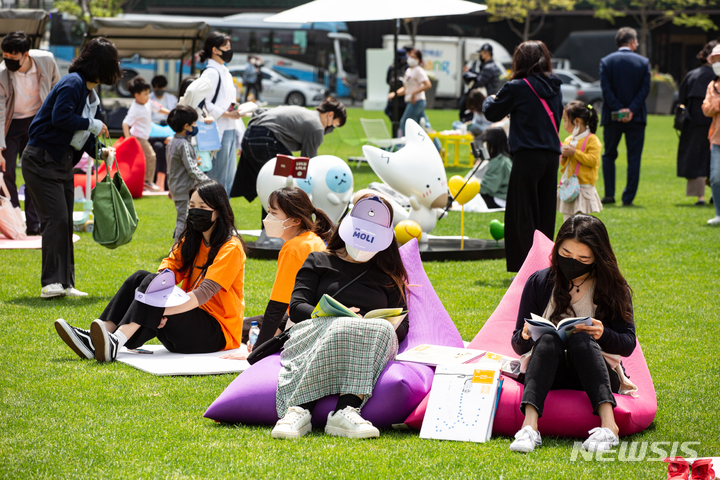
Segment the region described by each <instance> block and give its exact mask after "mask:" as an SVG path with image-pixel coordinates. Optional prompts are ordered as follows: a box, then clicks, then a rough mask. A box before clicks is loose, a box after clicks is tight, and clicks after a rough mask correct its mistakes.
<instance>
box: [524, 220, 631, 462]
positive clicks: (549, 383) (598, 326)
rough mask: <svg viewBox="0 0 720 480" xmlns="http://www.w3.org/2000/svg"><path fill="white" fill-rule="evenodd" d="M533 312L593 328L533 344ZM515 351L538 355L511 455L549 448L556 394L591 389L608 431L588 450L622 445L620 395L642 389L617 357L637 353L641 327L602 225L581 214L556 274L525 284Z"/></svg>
mask: <svg viewBox="0 0 720 480" xmlns="http://www.w3.org/2000/svg"><path fill="white" fill-rule="evenodd" d="M531 314H535V315H540V316H542V317H543V318H545V319H547V320H549V321H550V322H552V323H553V324H555V325H557V324H558V322H560V321H561V320H563V319H566V318H570V317H590V318H591V319H592V325H590V326H588V325H578V326H576V327H575V330H574V332H573V333H572V334H571V335H570V336H569V337H568V339H567V342H563V341H562V340H561V339H560V336H558V335H556V334H555V333H545V334H543V335H542V336H540V337H539V338H537V339H536V340H533V337H532V336H531V332H530V330H529V328H528V324H527V322H526V321H525V319H529V318H530V317H531ZM512 346H513V349H514V350H515V352H516V353H518V354H520V355H527V354H529V353H530V357H529V362H528V363H527V371H526V372H525V373H524V376H523V375H522V374H521V377H520V379H519V380H520V381H522V382H523V383H524V385H525V389H524V391H523V397H522V401H521V403H520V411H522V412H523V414H524V415H525V421H524V422H523V427H522V429H521V430H520V431H519V432H517V433H516V434H515V441H514V442H513V443H512V444H511V445H510V450H513V451H516V452H531V451H533V450H534V449H535V447H539V446H540V445H542V441H541V438H540V433H539V432H538V418H539V417H541V416H542V413H543V406H544V403H545V398H546V397H547V394H548V392H549V391H550V390H557V389H571V390H584V391H585V392H587V394H588V397H589V398H590V403H591V404H592V408H593V413H594V414H596V415H599V416H600V422H601V426H600V427H599V428H594V429H592V430H591V431H590V432H589V433H590V437H589V438H588V439H587V440H586V441H585V442H584V443H583V447H584V448H585V449H586V450H589V451H606V450H609V449H610V448H612V447H613V446H615V445H617V444H618V442H619V439H618V426H617V424H616V423H615V417H614V415H613V408H614V407H615V405H616V402H615V398H614V397H613V393H618V392H620V391H621V387H622V390H623V391H624V390H625V389H632V388H633V387H634V385H632V384H631V383H630V382H629V380H628V379H627V377H625V375H624V373H623V370H622V365H620V364H619V361H618V357H617V355H620V356H623V357H627V356H630V354H631V353H632V352H633V350H634V349H635V324H634V320H633V308H632V301H631V290H630V287H629V286H628V284H627V282H626V281H625V278H623V276H622V274H621V273H620V269H619V268H618V264H617V260H616V258H615V254H614V253H613V250H612V247H611V246H610V238H609V237H608V233H607V229H606V228H605V225H603V223H602V222H601V221H600V220H598V219H597V218H595V217H593V216H590V215H575V216H573V217H570V218H569V219H568V220H567V221H566V222H565V223H564V224H563V226H562V227H561V228H560V231H559V232H558V234H557V240H556V241H555V246H554V247H553V250H552V255H551V266H550V268H546V269H544V270H539V271H537V272H535V273H534V274H532V275H531V276H530V278H529V279H528V281H527V283H526V284H525V288H524V290H523V294H522V298H521V300H520V309H519V311H518V317H517V323H516V325H515V331H514V333H513V337H512ZM606 358H607V360H606ZM611 363H613V364H614V366H613V367H612V368H611Z"/></svg>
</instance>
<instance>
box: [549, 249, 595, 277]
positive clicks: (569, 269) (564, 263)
mask: <svg viewBox="0 0 720 480" xmlns="http://www.w3.org/2000/svg"><path fill="white" fill-rule="evenodd" d="M557 261H558V268H560V271H561V272H562V273H563V275H565V278H567V279H568V280H570V281H571V282H572V281H573V280H575V279H576V278H578V277H582V276H583V275H585V274H586V273H588V272H590V270H592V268H593V266H594V265H595V264H594V263H590V264H587V263H582V262H579V261H577V260H575V259H574V258H569V257H563V256H562V255H558V259H557Z"/></svg>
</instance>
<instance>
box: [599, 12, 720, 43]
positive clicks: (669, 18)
mask: <svg viewBox="0 0 720 480" xmlns="http://www.w3.org/2000/svg"><path fill="white" fill-rule="evenodd" d="M592 4H593V6H594V7H595V17H597V18H601V19H603V20H607V21H609V22H610V23H615V19H616V18H617V17H624V16H627V15H629V16H631V17H633V19H634V20H635V22H637V25H638V27H639V29H640V32H639V38H638V42H639V44H640V54H641V55H644V56H647V55H648V40H649V35H650V32H651V31H652V30H654V29H655V28H658V27H660V26H662V25H665V24H666V23H669V22H672V23H673V24H675V25H678V26H681V27H696V28H702V29H703V30H705V31H706V32H707V31H709V30H717V29H718V27H717V26H716V25H715V23H714V22H713V21H712V20H711V19H710V17H709V16H708V15H707V14H706V13H704V12H703V9H704V8H706V7H707V6H708V1H707V0H593V1H592Z"/></svg>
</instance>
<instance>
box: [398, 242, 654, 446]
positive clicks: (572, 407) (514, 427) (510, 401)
mask: <svg viewBox="0 0 720 480" xmlns="http://www.w3.org/2000/svg"><path fill="white" fill-rule="evenodd" d="M552 247H553V242H552V241H550V239H548V238H547V237H546V236H545V235H543V234H542V233H540V232H538V231H535V237H534V239H533V247H532V249H531V250H530V252H529V253H528V256H527V258H526V259H525V263H523V266H522V268H521V269H520V271H519V272H518V274H517V276H516V277H515V280H513V282H512V284H511V285H510V288H508V291H507V292H506V293H505V295H504V296H503V298H502V300H501V301H500V304H499V305H498V306H497V308H496V309H495V311H494V312H493V314H492V315H491V316H490V318H489V319H488V320H487V322H485V325H484V326H483V327H482V329H481V330H480V332H478V334H477V335H476V336H475V338H474V339H473V341H472V342H471V343H470V346H469V347H468V348H475V349H478V350H490V351H493V352H496V353H501V354H503V355H510V356H514V357H517V355H516V354H515V352H514V351H513V349H512V346H511V345H510V339H511V337H512V332H513V330H514V329H515V322H516V319H517V312H518V308H519V307H520V297H521V296H522V291H523V288H524V287H525V282H526V281H527V279H528V277H530V275H531V274H533V273H534V272H536V271H538V270H541V269H543V268H547V267H549V266H550V253H551V251H552ZM623 365H624V366H625V370H626V372H627V374H628V375H629V376H630V378H631V379H632V381H633V382H634V383H635V384H636V385H637V386H638V396H637V397H635V398H634V397H629V396H626V395H615V399H616V401H617V407H616V408H615V420H616V422H617V424H618V426H619V427H620V434H621V435H630V434H633V433H636V432H639V431H642V430H644V429H646V428H647V427H648V426H649V425H650V424H651V423H652V421H653V419H654V418H655V413H656V411H657V398H656V396H655V388H654V386H653V383H652V378H651V377H650V372H649V370H648V367H647V364H646V362H645V357H644V356H643V353H642V348H640V344H639V343H638V345H637V346H636V347H635V351H634V352H633V354H632V355H631V356H630V357H628V358H625V359H623ZM522 390H523V386H522V385H521V384H520V383H518V382H516V381H515V380H512V379H509V378H506V379H505V383H504V384H503V388H502V394H501V396H500V402H499V403H498V409H497V413H496V416H495V423H494V426H493V433H494V434H496V435H508V436H511V435H514V434H515V432H517V431H518V430H519V429H520V427H521V426H522V422H523V415H522V414H521V413H520V407H519V406H520V400H521V398H522ZM427 400H428V398H427V397H426V398H425V399H424V400H423V401H422V402H421V403H420V405H418V407H417V408H416V409H415V411H413V413H411V414H410V416H409V417H408V418H407V419H406V420H405V423H406V424H407V425H408V426H410V427H412V428H418V429H419V428H420V426H422V419H423V418H424V417H425V410H426V408H427ZM568 412H575V413H574V414H573V415H568ZM598 426H600V420H599V417H597V416H595V415H592V408H591V406H590V401H589V400H588V397H587V395H586V394H585V392H580V391H574V390H554V391H551V392H550V393H549V394H548V397H547V400H546V402H545V411H544V414H543V416H542V418H541V419H540V422H539V425H538V427H539V429H540V432H541V433H542V434H543V435H556V436H563V437H581V438H582V437H585V436H587V432H588V430H590V429H592V428H594V427H598Z"/></svg>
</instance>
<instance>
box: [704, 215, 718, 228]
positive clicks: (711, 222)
mask: <svg viewBox="0 0 720 480" xmlns="http://www.w3.org/2000/svg"><path fill="white" fill-rule="evenodd" d="M707 224H708V225H710V226H711V227H717V226H719V225H720V217H715V218H711V219H710V220H708V221H707Z"/></svg>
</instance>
